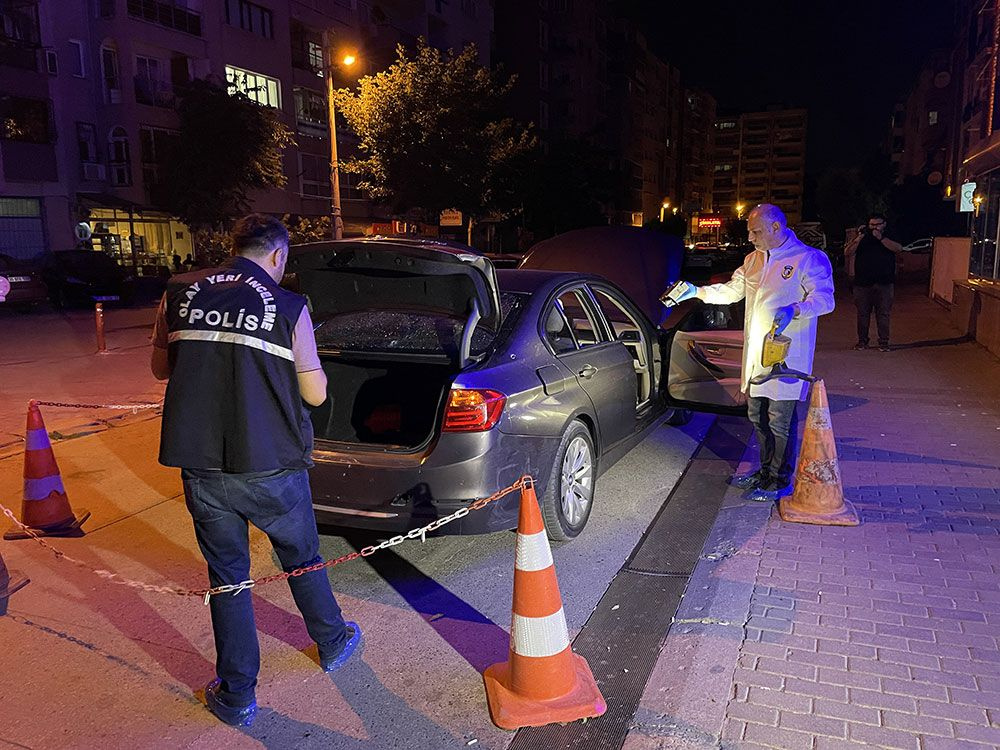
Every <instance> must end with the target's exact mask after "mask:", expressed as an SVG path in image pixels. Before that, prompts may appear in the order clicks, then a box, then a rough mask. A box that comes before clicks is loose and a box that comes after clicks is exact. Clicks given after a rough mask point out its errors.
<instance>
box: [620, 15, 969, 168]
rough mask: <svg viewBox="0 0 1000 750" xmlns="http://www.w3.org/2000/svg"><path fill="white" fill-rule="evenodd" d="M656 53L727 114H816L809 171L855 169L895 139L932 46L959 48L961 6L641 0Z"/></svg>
mask: <svg viewBox="0 0 1000 750" xmlns="http://www.w3.org/2000/svg"><path fill="white" fill-rule="evenodd" d="M631 4H632V5H633V6H634V9H635V10H634V14H635V16H636V18H637V20H639V21H641V22H642V24H643V28H644V30H645V31H646V34H647V36H648V38H649V40H650V44H651V46H652V47H653V49H654V50H655V51H656V52H658V53H659V54H660V55H662V56H663V57H664V58H665V59H667V60H669V61H670V62H672V63H673V64H675V65H676V66H677V67H679V68H680V70H681V76H682V80H683V81H684V82H685V84H686V85H693V86H699V87H702V88H705V89H706V90H708V91H709V92H710V93H712V94H713V95H714V96H715V97H716V98H717V99H718V101H719V107H720V110H723V109H734V110H750V109H757V108H764V107H766V106H767V105H768V104H784V105H792V106H804V107H806V108H808V110H809V119H810V127H809V144H808V160H807V166H806V169H807V172H808V173H809V174H811V175H817V174H818V173H820V172H822V171H823V170H824V169H825V168H827V167H831V166H852V165H855V164H858V163H860V162H861V161H862V160H863V159H864V157H865V156H866V155H867V154H868V153H870V152H871V151H872V150H873V149H874V148H876V147H877V146H878V145H879V143H880V142H881V141H882V140H883V139H884V138H885V137H886V135H887V128H888V122H889V116H890V114H891V112H892V107H893V104H894V102H895V101H896V100H897V99H899V98H900V97H901V96H904V95H905V93H906V92H907V90H908V89H909V88H910V86H911V85H912V84H913V82H914V80H915V77H916V75H917V73H918V72H919V70H920V67H921V64H922V63H923V62H924V60H925V59H926V57H927V52H928V51H929V50H930V49H934V48H940V47H945V48H947V47H950V46H951V38H952V35H953V31H954V14H955V11H954V8H955V2H954V0H908V1H906V2H902V1H899V0H894V1H891V2H888V1H884V2H880V1H879V0H841V1H840V2H837V1H836V0H770V1H768V0H758V2H757V3H753V2H746V1H744V2H733V1H732V0H698V1H697V2H683V3H682V2H667V1H666V0H634V2H633V3H631Z"/></svg>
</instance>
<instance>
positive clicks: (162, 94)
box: [135, 76, 177, 109]
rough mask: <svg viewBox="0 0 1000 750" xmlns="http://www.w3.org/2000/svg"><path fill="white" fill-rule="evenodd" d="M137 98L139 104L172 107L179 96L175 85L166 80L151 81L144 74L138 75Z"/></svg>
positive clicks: (136, 79)
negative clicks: (175, 92)
mask: <svg viewBox="0 0 1000 750" xmlns="http://www.w3.org/2000/svg"><path fill="white" fill-rule="evenodd" d="M135 100H136V101H137V102H138V103H139V104H149V105H151V106H153V107H164V108H166V109H172V108H173V106H174V103H175V102H176V100H177V97H176V95H175V94H174V87H173V86H172V85H171V84H169V83H167V82H166V81H151V80H149V79H148V78H146V77H144V76H136V77H135Z"/></svg>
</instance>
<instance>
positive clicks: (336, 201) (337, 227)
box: [323, 31, 358, 240]
mask: <svg viewBox="0 0 1000 750" xmlns="http://www.w3.org/2000/svg"><path fill="white" fill-rule="evenodd" d="M323 60H324V62H325V65H324V66H323V67H324V73H325V75H326V106H327V119H328V120H329V128H330V216H331V218H332V219H333V239H335V240H339V239H343V237H344V219H343V216H342V215H341V210H340V162H339V160H338V157H337V118H336V112H335V111H334V107H333V66H334V56H333V34H331V33H330V32H328V31H324V32H323ZM357 61H358V58H357V55H354V54H352V53H350V52H348V53H345V54H344V55H343V56H342V57H341V58H340V64H341V65H342V66H344V67H345V68H349V67H351V66H352V65H354V63H356V62H357Z"/></svg>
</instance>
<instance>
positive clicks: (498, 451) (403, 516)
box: [310, 430, 559, 534]
mask: <svg viewBox="0 0 1000 750" xmlns="http://www.w3.org/2000/svg"><path fill="white" fill-rule="evenodd" d="M558 444H559V439H558V438H540V437H525V436H520V435H507V434H504V433H501V432H500V431H499V430H491V431H489V432H486V433H466V434H459V433H448V434H445V435H442V436H441V438H440V439H439V440H438V441H437V444H436V445H434V446H433V448H432V449H431V450H429V451H428V452H424V453H420V454H412V453H411V454H390V453H369V452H360V451H354V450H344V451H337V450H324V449H323V447H321V446H318V450H316V451H314V453H313V459H314V461H315V464H316V465H315V466H314V468H313V469H312V471H311V472H310V481H311V484H312V489H313V508H314V509H315V511H316V520H317V521H318V522H319V523H320V524H330V525H334V526H345V527H350V528H361V529H370V530H374V531H383V532H387V533H400V532H406V531H409V530H410V529H414V528H418V527H420V526H425V525H427V524H429V523H431V522H432V521H434V520H436V519H438V518H442V517H444V516H447V515H450V514H451V513H454V512H455V511H457V510H459V509H460V508H464V507H468V506H469V504H470V503H472V502H473V501H474V500H476V499H478V498H483V497H489V496H490V495H492V494H493V493H495V492H497V491H498V490H501V489H504V488H505V487H509V486H510V485H511V484H513V483H514V482H516V481H517V480H518V478H520V477H521V476H523V475H525V474H530V475H532V476H533V477H534V478H535V479H536V481H537V483H538V485H537V491H538V492H539V494H540V493H541V490H542V487H543V485H544V483H545V481H547V480H548V473H549V471H550V470H551V466H552V461H553V456H554V454H555V451H556V449H557V448H558ZM519 501H520V496H519V493H516V492H512V493H510V494H509V495H507V496H505V497H503V498H501V499H500V500H497V501H495V502H493V503H490V504H489V505H487V506H486V507H485V508H483V509H481V510H478V511H474V512H472V513H470V514H469V515H467V516H464V517H463V518H460V519H458V520H456V521H453V522H452V523H450V524H448V525H446V526H444V527H442V528H441V531H440V532H439V533H446V534H484V533H489V532H493V531H501V530H504V529H511V528H514V527H515V526H516V525H517V514H518V507H519Z"/></svg>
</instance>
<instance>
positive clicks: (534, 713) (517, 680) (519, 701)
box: [483, 478, 607, 729]
mask: <svg viewBox="0 0 1000 750" xmlns="http://www.w3.org/2000/svg"><path fill="white" fill-rule="evenodd" d="M526 482H527V483H526V486H525V487H523V488H522V489H521V512H520V517H519V518H518V523H517V551H516V554H515V560H514V604H513V616H512V622H511V627H510V659H509V660H508V661H505V662H501V663H499V664H494V665H493V666H491V667H489V668H487V670H486V671H485V672H484V673H483V682H485V683H486V701H487V703H488V704H489V709H490V718H491V719H492V720H493V723H494V724H496V725H497V726H498V727H500V728H501V729H518V728H519V727H540V726H542V725H544V724H551V723H553V722H569V721H576V720H577V719H585V718H589V717H591V716H600V715H601V714H603V713H604V712H605V711H606V710H607V704H606V703H605V702H604V697H603V696H602V695H601V691H600V690H599V689H598V687H597V683H596V682H595V681H594V675H593V673H592V672H591V671H590V666H589V665H588V664H587V661H586V659H584V658H583V657H582V656H579V655H578V654H574V653H573V650H572V647H571V646H570V642H569V631H568V630H567V628H566V616H565V614H563V606H562V598H561V597H560V596H559V583H558V581H557V580H556V570H555V567H554V566H553V564H552V550H551V549H550V548H549V540H548V537H547V536H546V534H545V525H544V523H542V514H541V511H540V510H539V508H538V499H537V498H536V497H535V488H534V486H533V485H532V484H531V481H530V478H529V479H527V480H526Z"/></svg>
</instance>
